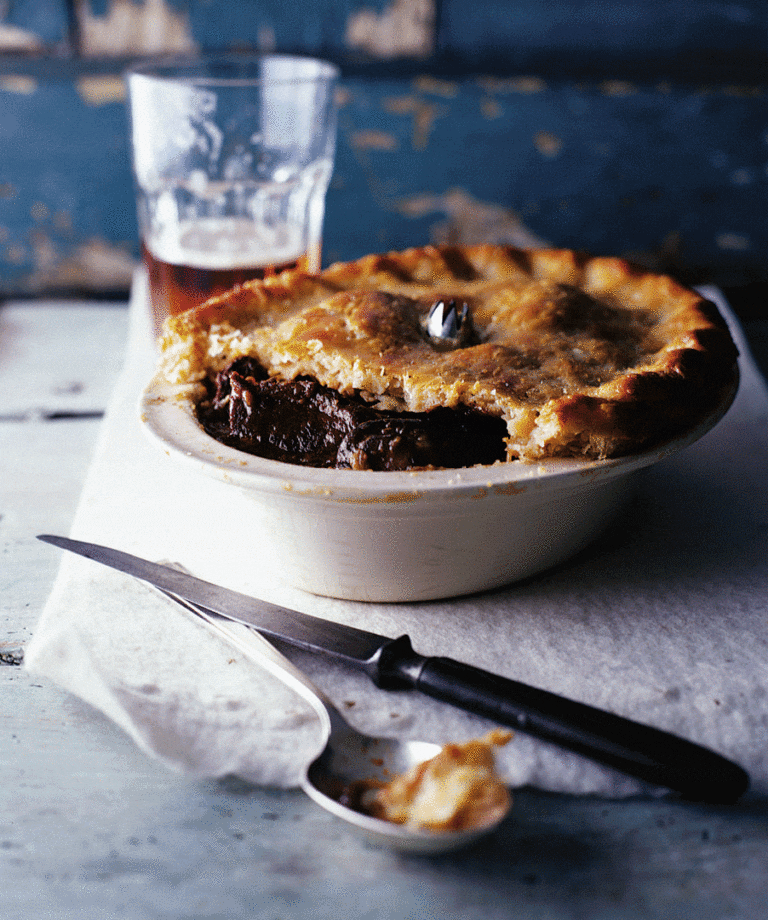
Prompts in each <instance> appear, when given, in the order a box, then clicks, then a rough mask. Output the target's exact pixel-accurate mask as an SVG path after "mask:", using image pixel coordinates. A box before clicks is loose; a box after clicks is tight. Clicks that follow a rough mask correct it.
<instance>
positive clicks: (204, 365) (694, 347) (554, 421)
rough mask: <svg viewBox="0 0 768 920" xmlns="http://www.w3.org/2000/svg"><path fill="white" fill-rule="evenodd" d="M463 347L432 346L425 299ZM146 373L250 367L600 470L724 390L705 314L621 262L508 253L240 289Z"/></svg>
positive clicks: (177, 321) (467, 252)
mask: <svg viewBox="0 0 768 920" xmlns="http://www.w3.org/2000/svg"><path fill="white" fill-rule="evenodd" d="M441 300H442V301H443V302H450V301H453V302H454V303H455V304H458V305H460V306H461V307H462V308H463V307H465V306H466V308H467V312H468V314H469V317H470V320H469V321H468V322H469V323H471V328H472V334H471V336H469V337H468V338H467V339H466V340H465V341H463V342H462V343H461V344H459V345H458V346H457V347H446V344H445V342H443V341H440V340H436V339H433V338H432V337H431V336H430V335H429V333H428V332H427V330H426V320H427V316H428V314H429V312H430V310H431V308H432V307H433V306H434V304H435V303H436V302H438V301H441ZM161 351H162V356H161V370H162V371H163V372H164V375H165V376H166V378H167V379H168V380H169V381H170V382H172V383H176V384H183V385H188V386H189V388H190V389H189V392H190V394H191V395H192V398H194V393H195V388H196V387H199V386H200V384H201V383H202V381H204V380H205V379H207V378H210V377H211V376H212V375H214V374H216V373H218V372H219V371H220V370H222V369H223V368H224V367H226V366H227V365H228V364H229V363H230V362H231V361H232V360H234V359H235V358H238V357H241V356H243V355H249V356H252V357H255V358H257V359H258V361H259V362H260V363H261V364H262V366H263V367H264V368H265V369H266V370H267V372H268V373H269V374H270V375H271V376H274V377H278V378H281V379H286V380H290V379H294V378H296V377H298V376H311V377H313V378H315V379H316V380H318V381H319V382H320V383H321V384H323V385H324V386H328V387H331V388H333V389H335V390H338V391H340V392H342V393H345V394H350V393H359V394H362V395H363V397H364V398H365V399H367V400H370V401H371V402H374V403H378V404H379V405H381V406H383V407H385V408H387V409H395V410H400V411H406V412H424V411H429V410H430V409H433V408H436V407H437V406H446V407H449V408H455V407H458V406H467V407H470V408H473V409H476V410H478V411H481V412H483V413H485V414H489V415H494V416H498V417H501V418H503V419H504V421H505V422H506V425H507V431H508V438H507V456H508V459H516V458H519V459H524V460H535V459H540V458H544V457H552V456H577V457H587V458H604V457H609V456H615V455H618V454H625V453H628V452H632V451H635V450H638V449H641V448H642V447H644V446H646V445H648V444H650V443H653V442H655V441H658V440H660V439H663V438H665V437H669V436H672V435H674V434H677V433H678V432H681V431H683V430H685V428H687V427H691V426H693V425H694V424H695V423H696V422H697V421H699V419H700V418H701V416H702V415H703V414H704V413H705V412H706V411H708V410H709V409H711V408H712V407H713V406H714V405H715V404H716V403H717V402H718V400H719V399H720V398H721V397H722V395H723V393H724V391H725V390H726V389H727V388H728V387H732V386H733V385H734V381H735V374H736V371H735V362H736V355H737V353H736V349H735V346H734V344H733V342H732V340H731V337H730V335H729V333H728V330H727V327H726V325H725V323H724V321H723V320H722V318H721V317H720V315H719V313H718V312H717V309H716V308H715V306H714V305H713V304H711V303H709V302H708V301H706V300H705V299H703V298H702V297H701V296H700V295H699V294H697V293H696V292H695V291H692V290H690V289H688V288H685V287H683V286H682V285H680V284H678V283H677V282H675V281H674V280H672V279H671V278H669V277H666V276H663V275H655V274H651V273H649V272H646V271H644V270H642V269H639V268H636V267H634V266H632V265H631V264H630V263H628V262H626V261H625V260H623V259H620V258H609V257H589V256H586V255H582V254H579V253H576V252H573V251H570V250H558V249H541V250H520V249H515V248H512V247H508V246H494V245H479V246H468V247H433V246H427V247H423V248H419V249H409V250H406V251H404V252H396V253H389V254H387V255H371V256H366V257H365V258H362V259H359V260H358V261H355V262H348V263H338V264H336V265H332V266H331V267H330V268H328V269H326V270H325V271H323V272H322V273H320V274H319V275H316V276H313V275H306V274H303V273H301V272H286V273H283V274H282V275H278V276H276V277H275V278H270V279H267V280H265V281H254V282H247V283H246V284H243V285H241V286H240V287H237V288H235V289H233V290H232V291H230V292H228V293H226V294H224V295H222V296H220V297H215V298H213V299H211V300H209V301H207V302H206V303H205V304H203V305H201V306H200V307H198V308H196V309H194V310H191V311H188V312H187V313H184V314H182V315H180V316H177V317H172V318H171V319H169V320H168V321H167V323H166V327H165V330H164V334H163V336H162V339H161Z"/></svg>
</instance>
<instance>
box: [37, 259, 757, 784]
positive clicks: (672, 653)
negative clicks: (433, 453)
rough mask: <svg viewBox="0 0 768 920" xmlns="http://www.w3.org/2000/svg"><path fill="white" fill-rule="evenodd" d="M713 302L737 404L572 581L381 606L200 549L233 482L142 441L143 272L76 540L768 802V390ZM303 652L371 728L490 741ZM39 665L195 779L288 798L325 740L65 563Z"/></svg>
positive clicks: (167, 623) (146, 595) (166, 620)
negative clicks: (720, 764) (702, 752)
mask: <svg viewBox="0 0 768 920" xmlns="http://www.w3.org/2000/svg"><path fill="white" fill-rule="evenodd" d="M705 293H706V295H707V296H709V297H710V298H712V299H716V300H718V302H719V304H720V306H721V308H722V310H723V312H724V314H725V315H726V317H727V318H728V320H729V322H730V324H731V326H732V330H733V334H734V336H735V338H736V340H737V344H738V345H739V347H740V350H741V353H742V354H741V359H740V361H741V374H742V379H741V386H740V390H739V394H738V396H737V399H736V402H735V404H734V405H733V407H732V408H731V409H730V411H729V412H728V414H727V415H726V417H725V418H724V419H723V421H721V422H720V423H719V425H718V426H717V427H716V428H715V429H714V430H713V431H711V432H710V433H709V434H707V435H706V436H705V437H704V438H703V439H701V440H700V441H698V442H697V443H696V444H694V445H693V446H691V447H689V448H687V449H686V450H684V451H682V452H681V453H679V454H676V455H674V456H671V457H668V458H666V459H665V460H663V461H662V462H660V463H659V464H657V465H656V466H654V467H652V468H650V469H648V470H646V471H644V472H643V473H642V474H641V475H640V477H639V481H638V484H637V487H636V491H635V492H634V493H633V497H632V498H631V500H630V501H629V504H628V506H627V508H626V510H625V511H624V512H623V513H622V516H621V517H620V519H619V520H618V521H617V522H616V523H615V524H614V525H612V527H611V529H610V530H609V531H608V532H607V533H606V534H605V535H604V536H603V537H602V538H599V539H598V540H596V541H595V542H594V543H593V544H592V545H591V546H590V547H589V548H588V549H587V550H586V551H584V552H582V553H581V554H580V555H579V556H578V557H576V558H574V559H572V560H570V561H569V562H567V563H565V564H564V565H561V566H559V567H558V568H557V569H553V570H551V571H549V572H545V573H543V574H541V575H539V576H538V577H535V578H532V579H530V580H527V581H526V582H524V583H519V584H513V585H510V586H509V587H506V588H504V589H501V590H496V591H493V592H489V593H485V594H477V595H473V596H469V597H461V598H455V599H451V600H448V601H436V602H424V603H413V604H370V603H368V604H366V603H359V602H351V601H340V600H332V599H329V598H323V597H316V596H312V595H309V594H306V593H303V592H301V591H299V590H297V589H293V588H291V587H290V586H288V585H286V584H285V583H283V582H281V580H280V573H279V572H276V571H274V570H271V569H270V568H269V567H268V566H267V565H266V564H265V563H263V562H262V560H261V557H260V553H259V551H258V547H234V546H233V547H232V560H233V562H232V565H230V566H228V567H227V570H226V571H223V570H221V568H220V564H219V563H215V562H214V561H213V560H212V558H211V557H210V554H209V553H207V552H206V547H207V546H208V545H209V541H210V540H212V539H216V540H226V539H227V535H226V534H220V533H211V532H209V530H208V529H207V528H206V521H207V520H208V519H210V518H211V517H213V518H214V519H215V515H213V512H214V510H215V509H216V508H217V507H220V502H222V501H225V500H226V494H225V493H223V492H222V490H223V489H226V486H225V485H224V484H223V483H219V482H218V481H215V480H213V479H212V478H210V479H209V478H208V477H202V476H201V475H200V474H198V473H196V472H194V471H192V470H189V471H188V470H186V469H185V468H182V469H179V465H177V464H176V463H175V462H173V461H172V460H171V459H169V458H168V457H167V456H165V454H164V453H163V452H162V451H161V450H159V449H158V446H157V445H156V444H155V443H152V442H151V441H150V440H149V438H148V437H147V436H146V435H145V433H144V432H143V430H142V426H141V423H140V419H139V416H138V410H137V403H138V399H139V395H140V393H141V390H142V389H143V387H144V386H145V385H146V383H147V382H148V381H149V379H150V377H151V375H152V373H153V369H154V364H155V360H156V355H155V351H154V346H153V343H152V339H151V333H150V327H149V320H148V316H149V311H148V307H147V294H146V286H145V282H144V279H143V277H142V276H141V275H139V276H137V280H136V283H135V285H134V290H133V293H132V298H131V305H130V331H129V341H128V345H127V350H126V356H125V364H124V368H123V371H122V374H121V376H120V378H119V381H118V383H117V386H116V389H115V392H114V395H113V398H112V401H111V404H110V406H109V409H108V412H107V414H106V417H105V419H104V422H103V429H102V431H101V437H100V440H99V443H98V446H97V449H96V452H95V456H94V457H93V461H92V465H91V468H90V470H89V473H88V476H87V479H86V482H85V486H84V489H83V494H82V497H81V501H80V505H79V508H78V511H77V514H76V517H75V520H74V523H73V526H72V531H71V533H72V536H74V537H77V538H80V539H83V540H89V541H93V542H98V543H104V544H107V545H110V546H115V547H117V548H120V549H124V550H127V551H129V552H133V553H136V554H137V555H140V556H144V557H145V558H150V559H156V560H161V561H167V562H172V563H176V564H180V565H183V566H184V567H185V568H186V569H188V570H189V571H191V572H193V573H194V574H196V575H198V576H200V577H202V578H206V579H208V580H210V581H214V582H217V583H219V584H223V585H226V586H228V587H231V588H234V589H236V590H240V591H244V592H246V593H249V594H252V595H255V596H258V597H262V598H264V599H266V600H269V601H273V602H277V603H280V604H283V605H286V606H289V607H293V608H295V609H299V610H303V611H306V612H308V613H312V614H315V615H317V616H320V617H325V618H328V619H331V620H337V621H339V622H345V623H350V624H354V625H359V626H362V627H363V628H367V629H371V630H374V631H376V632H380V633H384V634H388V635H392V636H397V635H401V634H403V633H408V634H409V635H410V637H411V639H412V641H413V644H414V647H415V648H416V649H417V650H418V651H420V652H421V653H422V654H426V655H448V656H451V657H454V658H458V659H461V660H463V661H466V662H469V663H472V664H477V665H480V666H482V667H485V668H487V669H489V670H491V671H494V672H496V673H499V674H502V675H505V676H508V677H511V678H514V679H516V680H520V681H523V682H525V683H528V684H531V685H534V686H539V687H543V688H546V689H548V690H551V691H553V692H556V693H559V694H562V695H565V696H568V697H571V698H574V699H578V700H582V701H584V702H586V703H590V704H592V705H595V706H598V707H601V708H605V709H610V710H612V711H614V712H617V713H619V714H621V715H624V716H628V717H630V718H634V719H636V720H638V721H640V722H644V723H647V724H651V725H655V726H658V727H660V728H663V729H666V730H669V731H672V732H675V733H677V734H680V735H683V736H685V737H687V738H689V739H691V740H693V741H696V742H698V743H700V744H703V745H706V746H708V747H711V748H714V749H715V750H717V751H719V752H721V753H722V754H724V755H726V756H728V757H730V758H732V759H734V760H736V761H737V762H739V763H740V764H741V765H742V766H743V767H744V768H746V769H747V770H748V771H749V772H750V774H751V777H752V788H753V790H755V791H757V792H758V793H765V792H766V791H768V744H767V743H766V742H767V741H768V730H767V729H766V726H768V681H766V674H767V673H768V667H767V665H768V581H767V580H766V574H767V568H768V553H767V552H766V548H767V547H766V542H767V541H766V537H767V536H768V490H767V489H766V471H767V470H768V434H767V433H766V432H768V426H766V417H767V416H768V393H767V392H766V387H765V385H764V381H763V379H762V377H761V376H760V374H759V372H758V371H757V369H756V367H755V365H754V362H753V360H752V359H751V357H750V355H749V353H748V348H747V346H746V344H745V342H744V338H743V335H742V333H741V331H740V329H739V328H738V324H737V323H736V321H735V320H734V318H733V315H732V313H731V312H730V310H729V309H728V306H727V304H725V303H723V301H722V297H720V295H719V293H718V291H716V290H707V291H705ZM239 531H241V527H240V526H238V527H236V528H234V532H239ZM41 551H45V552H48V551H51V552H57V550H54V549H52V548H51V549H48V548H46V549H42V548H41ZM297 551H300V548H297ZM216 556H217V558H220V554H216ZM235 629H240V630H241V632H242V633H243V634H245V633H246V632H247V630H246V629H245V628H243V627H235ZM290 657H291V659H292V660H293V661H294V663H295V664H297V665H298V666H299V667H300V668H301V669H302V670H303V671H304V672H305V673H306V674H307V675H308V676H309V677H310V678H311V679H312V680H313V681H314V682H315V683H316V684H317V685H318V686H319V687H321V689H322V690H323V691H324V692H325V693H326V694H327V695H328V696H329V697H330V698H331V699H332V700H333V701H334V702H335V703H336V705H337V706H338V708H339V709H340V710H341V711H342V712H343V713H344V714H345V716H346V717H347V718H348V719H349V721H350V722H351V723H352V724H353V725H355V726H356V727H358V728H361V729H363V730H366V731H368V732H371V733H381V734H389V735H401V736H404V737H406V736H407V737H412V738H422V739H424V740H433V741H436V742H440V743H444V742H447V741H449V740H450V741H461V740H466V739H468V738H470V737H475V736H478V735H480V734H482V733H484V732H485V731H486V730H487V729H488V728H489V727H490V724H489V723H488V722H486V721H485V720H483V719H480V718H478V717H475V716H471V715H469V714H467V713H464V712H462V711H461V710H458V709H455V708H453V707H450V706H448V705H445V704H442V703H438V702H436V701H433V700H430V699H428V698H426V697H423V696H422V695H420V694H418V693H415V692H409V691H397V692H387V691H381V690H378V689H376V688H375V687H374V686H373V685H372V684H371V683H370V681H368V679H367V678H365V677H364V676H361V675H359V674H356V673H352V672H350V670H349V669H345V668H344V667H342V666H340V665H337V664H332V663H329V662H327V661H326V660H324V659H323V658H322V657H319V656H312V655H310V654H307V653H299V652H291V653H290ZM25 659H26V667H27V668H28V669H29V670H30V671H32V672H34V673H35V674H37V675H38V676H40V677H44V678H48V679H50V680H51V681H54V682H56V683H57V684H59V685H60V686H61V687H63V688H65V689H66V690H68V691H69V692H71V693H73V694H75V695H77V696H78V697H80V698H82V699H83V700H85V701H87V702H88V703H89V704H91V705H92V706H94V707H96V708H97V709H99V710H101V711H102V712H104V713H106V714H107V715H108V716H109V717H110V718H111V719H113V720H114V722H116V723H117V724H118V725H119V726H121V727H122V728H123V729H124V730H125V731H126V732H128V734H129V735H130V736H131V737H132V738H133V739H134V740H135V742H136V743H137V744H138V745H139V746H140V747H141V748H142V749H143V750H144V751H146V752H147V754H149V755H151V756H153V757H156V758H158V759H160V760H161V761H163V762H164V763H165V764H167V765H168V766H169V767H171V768H173V769H176V770H179V771H184V772H186V773H189V774H192V775H194V776H199V777H220V776H224V775H227V774H236V775H238V776H240V777H242V778H244V779H246V780H249V781H251V782H253V783H256V784H261V785H271V786H280V787H291V786H294V785H296V784H298V782H299V778H300V776H301V773H302V770H303V769H304V767H305V766H306V764H307V763H308V762H309V761H310V760H311V759H312V757H313V756H314V755H315V754H316V752H317V751H318V750H319V748H320V747H321V746H322V743H323V738H322V736H321V733H320V728H319V721H318V720H317V717H316V716H315V715H314V712H313V710H312V709H311V708H310V707H309V706H308V704H307V703H306V702H305V701H304V700H303V699H301V698H300V697H299V696H298V695H297V694H296V693H295V692H294V691H293V690H289V689H287V688H286V687H284V686H283V684H282V683H281V682H280V681H278V680H276V679H275V678H274V677H273V676H272V675H271V674H270V673H269V672H268V671H267V670H265V669H264V668H262V667H260V666H259V665H258V663H254V661H252V660H250V659H249V658H248V657H246V656H245V655H243V654H242V652H241V651H238V650H236V649H235V648H233V647H232V646H231V645H230V644H229V643H228V642H227V641H225V640H222V638H221V637H220V636H217V635H214V634H213V633H212V632H211V631H210V630H209V629H208V628H207V627H206V626H205V625H203V624H201V623H200V622H199V621H195V620H194V619H193V618H191V617H190V615H189V614H188V613H187V612H185V611H183V610H182V609H181V608H180V607H178V605H176V604H174V603H172V602H171V601H169V600H167V599H166V598H164V597H162V596H160V595H159V594H157V593H156V592H155V591H154V590H153V589H151V588H149V587H147V586H145V585H143V584H141V583H139V582H137V581H135V580H134V579H131V578H130V577H127V576H124V575H121V574H119V573H116V572H113V571H111V570H109V569H107V568H104V567H103V566H100V565H98V564H96V563H93V562H89V561H87V560H84V559H81V558H79V557H76V556H73V555H71V554H68V553H65V554H63V555H62V559H61V566H60V570H59V573H58V576H57V578H56V581H55V583H54V587H53V590H52V593H51V596H50V598H49V600H48V602H47V604H46V605H45V608H44V610H43V613H42V616H41V619H40V621H39V624H38V626H37V629H36V631H35V634H34V636H33V638H32V640H31V641H30V643H29V645H28V648H27V649H26V656H25ZM498 763H499V768H500V770H501V772H502V774H503V775H504V776H505V778H506V779H507V780H508V781H509V783H510V784H511V785H512V786H516V787H519V786H523V785H526V784H529V785H533V786H536V787H539V788H542V789H548V790H556V791H564V792H570V793H575V794H599V795H603V796H608V797H617V796H624V795H628V794H635V793H637V792H642V791H650V790H645V789H644V788H643V787H642V786H640V785H639V784H638V783H636V782H635V781H633V780H630V779H628V778H626V777H624V776H622V775H620V774H617V773H615V772H613V771H611V770H609V769H607V768H603V767H601V766H598V765H596V764H594V763H592V762H591V761H589V760H586V759H584V758H581V757H579V756H577V755H575V754H571V753H568V752H565V751H562V750H560V749H558V748H557V747H554V746H552V745H549V744H546V743H544V742H540V741H537V740H535V739H533V738H530V737H527V736H525V735H523V734H520V733H517V734H516V735H515V737H514V739H513V741H512V743H511V744H509V745H507V747H506V748H504V749H503V750H501V751H500V753H499V756H498Z"/></svg>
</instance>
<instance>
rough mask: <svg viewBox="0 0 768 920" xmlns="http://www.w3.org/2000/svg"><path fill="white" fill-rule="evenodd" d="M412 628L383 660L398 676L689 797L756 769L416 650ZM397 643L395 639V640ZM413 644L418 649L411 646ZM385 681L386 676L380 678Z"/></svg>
mask: <svg viewBox="0 0 768 920" xmlns="http://www.w3.org/2000/svg"><path fill="white" fill-rule="evenodd" d="M406 643H407V648H410V642H409V641H408V639H407V637H406V636H403V637H401V638H400V639H398V640H395V641H394V643H391V644H390V646H389V649H387V651H390V652H395V654H394V655H392V656H391V657H390V656H389V655H386V654H385V655H384V656H382V659H380V660H379V668H380V676H381V677H384V675H383V674H381V669H384V670H385V671H386V672H387V673H386V677H387V678H388V679H389V680H390V681H391V680H393V679H399V680H400V682H401V686H402V684H403V683H404V684H406V685H408V686H411V687H413V688H414V689H417V690H420V691H421V692H422V693H425V694H427V695H428V696H431V697H434V698H435V699H438V700H441V701H442V702H445V703H451V704H452V705H454V706H459V707H460V708H462V709H466V710H468V711H469V712H473V713H475V714H477V715H482V716H485V717H487V718H489V719H492V720H494V721H496V722H499V723H501V724H502V725H507V726H510V727H511V728H515V729H517V730H519V731H521V732H524V733H526V734H529V735H534V736H535V737H537V738H541V739H543V740H545V741H551V742H554V743H555V744H558V745H560V746H561V747H564V748H568V749H569V750H571V751H575V752H577V753H578V754H583V755H585V756H587V757H589V758H591V759H592V760H595V761H597V762H599V763H602V764H605V765H607V766H609V767H613V768H615V769H617V770H620V771H622V772H623V773H626V774H628V775H630V776H634V777H636V778H637V779H641V780H644V781H645V782H650V783H655V784H656V785H659V786H665V787H666V788H668V789H673V790H675V791H676V792H679V793H681V794H682V795H683V796H685V797H686V798H689V799H693V800H696V801H702V802H710V803H719V804H726V803H732V802H735V801H736V800H737V799H738V798H739V797H740V796H741V795H742V794H743V793H744V792H746V790H747V788H748V786H749V775H748V774H747V773H746V771H744V770H743V769H742V768H741V767H740V766H738V764H735V763H733V762H732V761H730V760H727V759H726V758H725V757H722V756H721V755H720V754H717V753H715V752H714V751H710V750H709V749H707V748H704V747H701V746H700V745H698V744H694V743H693V742H691V741H686V740H685V739H683V738H679V737H677V736H676V735H671V734H669V733H668V732H664V731H661V730H660V729H656V728H651V727H649V726H647V725H641V724H639V723H638V722H633V721H631V720H630V719H625V718H623V717H621V716H617V715H614V714H613V713H610V712H604V711H603V710H600V709H595V708H594V707H593V706H587V705H586V704H584V703H577V702H575V701H574V700H569V699H566V698H564V697H561V696H558V695H557V694H555V693H550V692H548V691H546V690H539V689H536V688H535V687H529V686H526V685H525V684H521V683H518V682H517V681H514V680H509V679H508V678H505V677H498V676H496V675H494V674H490V673H489V672H488V671H483V670H482V669H480V668H475V667H472V666H471V665H467V664H462V663H461V662H458V661H454V660H453V659H451V658H425V657H423V656H421V655H418V654H416V653H415V652H412V655H408V653H407V648H406ZM393 646H395V647H393ZM411 651H412V650H411ZM381 685H382V686H383V685H384V684H383V682H382V684H381Z"/></svg>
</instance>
